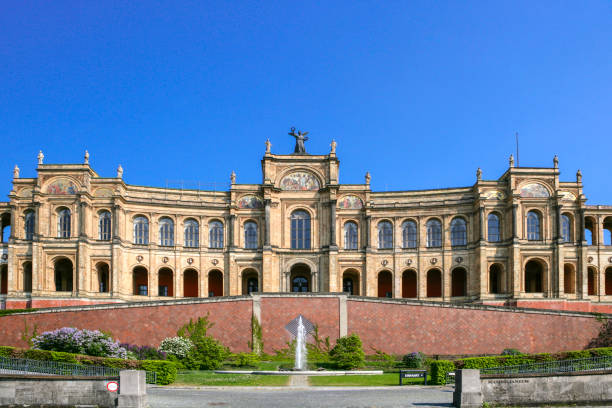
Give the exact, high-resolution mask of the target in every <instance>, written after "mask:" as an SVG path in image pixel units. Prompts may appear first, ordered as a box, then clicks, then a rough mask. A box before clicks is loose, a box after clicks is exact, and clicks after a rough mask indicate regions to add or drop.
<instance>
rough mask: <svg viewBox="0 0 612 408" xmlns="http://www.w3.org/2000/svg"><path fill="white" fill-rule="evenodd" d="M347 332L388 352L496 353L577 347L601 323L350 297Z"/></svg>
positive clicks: (582, 318)
mask: <svg viewBox="0 0 612 408" xmlns="http://www.w3.org/2000/svg"><path fill="white" fill-rule="evenodd" d="M347 303H348V305H347V309H348V323H349V325H348V332H349V333H357V334H359V336H360V337H361V340H362V341H363V344H364V350H366V352H367V351H368V349H370V350H371V347H374V348H376V349H380V350H384V351H385V352H387V353H393V354H406V353H409V352H413V351H421V352H423V353H425V354H499V353H501V352H502V350H503V349H505V348H515V349H518V350H520V351H522V352H525V353H539V352H556V351H562V350H581V349H583V348H585V346H586V345H587V344H588V342H589V341H590V340H591V339H592V338H593V337H596V336H597V334H598V333H599V329H600V327H601V323H600V322H599V321H597V320H596V319H594V318H593V317H590V316H581V315H579V314H577V313H576V314H561V313H559V314H546V313H545V312H543V311H542V312H531V311H530V312H524V311H504V310H499V309H497V310H496V309H493V308H491V309H487V308H485V307H483V308H480V309H478V308H472V307H465V308H461V307H448V306H433V305H432V306H423V305H412V304H403V305H402V304H394V303H384V302H371V301H352V300H349V301H348V302H347Z"/></svg>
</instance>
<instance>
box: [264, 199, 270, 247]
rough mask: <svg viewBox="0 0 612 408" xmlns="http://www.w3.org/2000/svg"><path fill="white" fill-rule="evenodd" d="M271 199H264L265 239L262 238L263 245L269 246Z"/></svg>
mask: <svg viewBox="0 0 612 408" xmlns="http://www.w3.org/2000/svg"><path fill="white" fill-rule="evenodd" d="M271 201H272V200H270V199H269V198H267V199H265V200H264V202H265V214H266V226H265V229H266V231H265V235H264V237H265V239H264V247H270V203H271Z"/></svg>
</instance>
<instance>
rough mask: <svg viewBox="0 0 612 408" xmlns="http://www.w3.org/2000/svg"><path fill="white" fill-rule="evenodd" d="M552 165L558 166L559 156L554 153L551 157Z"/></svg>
mask: <svg viewBox="0 0 612 408" xmlns="http://www.w3.org/2000/svg"><path fill="white" fill-rule="evenodd" d="M553 165H554V166H555V169H558V168H559V157H558V156H557V155H556V154H555V157H554V158H553Z"/></svg>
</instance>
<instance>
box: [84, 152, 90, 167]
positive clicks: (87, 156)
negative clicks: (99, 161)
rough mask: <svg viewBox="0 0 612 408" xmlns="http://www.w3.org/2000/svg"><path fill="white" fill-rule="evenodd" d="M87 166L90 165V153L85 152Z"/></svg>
mask: <svg viewBox="0 0 612 408" xmlns="http://www.w3.org/2000/svg"><path fill="white" fill-rule="evenodd" d="M84 163H85V164H89V152H88V151H87V150H85V162H84Z"/></svg>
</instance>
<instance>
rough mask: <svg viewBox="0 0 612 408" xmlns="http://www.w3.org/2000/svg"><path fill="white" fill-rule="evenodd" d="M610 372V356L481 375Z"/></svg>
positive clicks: (505, 368)
mask: <svg viewBox="0 0 612 408" xmlns="http://www.w3.org/2000/svg"><path fill="white" fill-rule="evenodd" d="M602 370H612V356H601V357H591V358H582V359H578V360H555V361H545V362H543V363H531V364H521V365H513V366H499V367H490V368H481V369H480V374H481V375H513V374H558V373H573V372H589V371H602ZM454 382H455V372H454V371H451V372H449V373H446V383H447V384H453V383H454Z"/></svg>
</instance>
